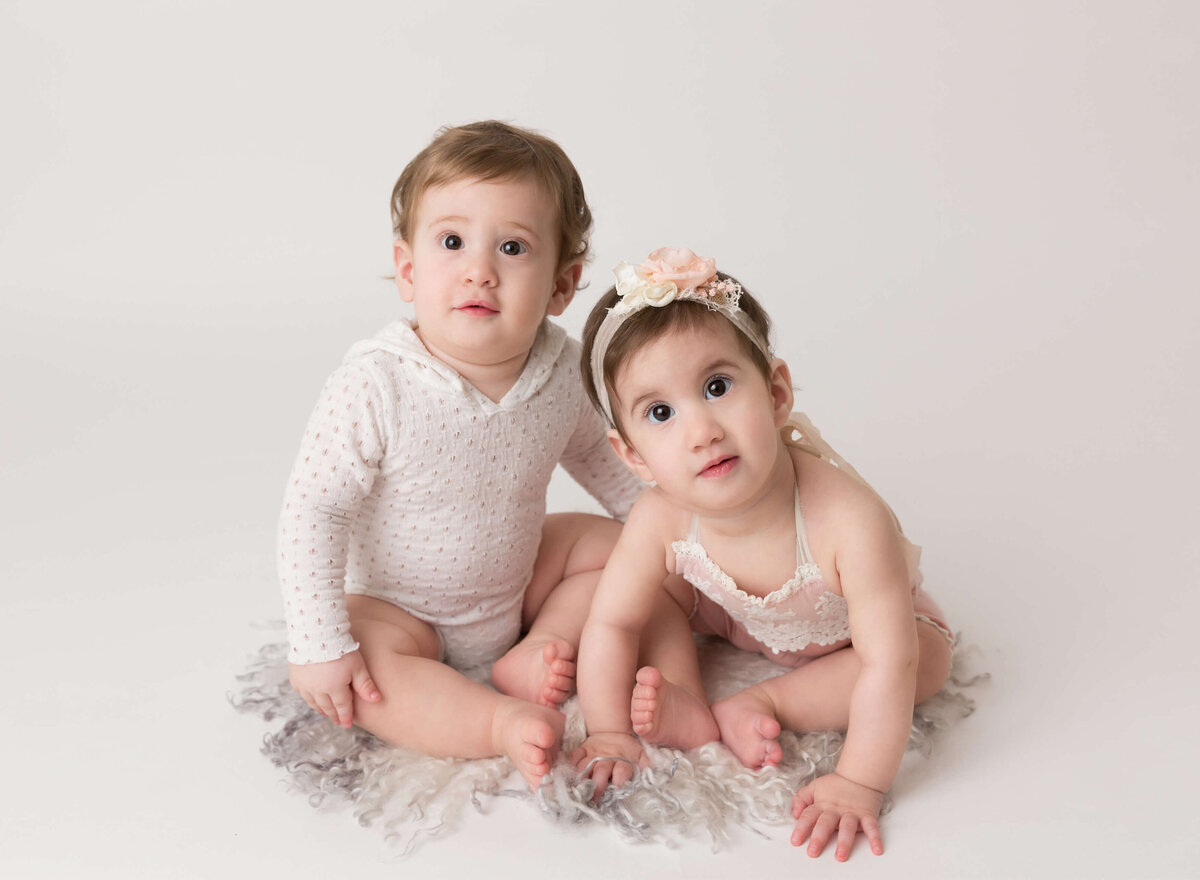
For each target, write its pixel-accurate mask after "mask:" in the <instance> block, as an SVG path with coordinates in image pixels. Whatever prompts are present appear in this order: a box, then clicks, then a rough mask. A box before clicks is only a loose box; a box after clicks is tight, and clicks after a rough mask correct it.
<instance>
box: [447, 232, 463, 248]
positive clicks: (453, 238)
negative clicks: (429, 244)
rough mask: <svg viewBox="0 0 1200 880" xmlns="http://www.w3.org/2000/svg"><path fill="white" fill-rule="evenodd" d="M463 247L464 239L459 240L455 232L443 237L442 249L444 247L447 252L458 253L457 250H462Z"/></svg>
mask: <svg viewBox="0 0 1200 880" xmlns="http://www.w3.org/2000/svg"><path fill="white" fill-rule="evenodd" d="M462 246H463V241H462V239H461V238H459V237H458V236H457V235H455V234H454V233H453V232H452V233H450V234H449V235H443V236H442V247H444V248H445V249H446V250H448V251H457V250H460V249H461V248H462Z"/></svg>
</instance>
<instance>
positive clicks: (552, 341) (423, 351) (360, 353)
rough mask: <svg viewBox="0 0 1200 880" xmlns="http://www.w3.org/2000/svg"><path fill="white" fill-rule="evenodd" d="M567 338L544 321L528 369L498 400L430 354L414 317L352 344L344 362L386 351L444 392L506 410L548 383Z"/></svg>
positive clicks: (487, 407)
mask: <svg viewBox="0 0 1200 880" xmlns="http://www.w3.org/2000/svg"><path fill="white" fill-rule="evenodd" d="M566 338H567V332H566V331H565V330H563V328H561V327H559V326H558V325H557V324H553V323H551V322H550V321H548V320H543V321H542V326H541V327H540V328H538V334H537V336H536V337H535V338H534V341H533V347H532V348H531V349H530V351H529V359H528V360H527V361H526V362H525V368H524V369H523V370H522V371H521V375H520V377H519V378H518V379H517V381H516V383H515V384H514V385H513V387H512V388H510V389H509V390H508V393H507V394H505V395H504V397H503V398H502V399H501V400H500V401H498V402H497V401H492V400H491V399H489V398H488V397H487V396H486V395H485V394H483V393H482V392H480V391H479V390H478V389H477V388H476V387H475V386H474V385H472V384H471V383H470V382H468V381H467V380H466V379H464V378H463V377H462V376H461V375H460V374H459V372H458V371H457V370H456V369H454V368H453V367H451V366H450V365H449V364H446V363H443V362H442V361H440V360H438V359H437V358H436V357H434V356H433V355H432V354H430V353H429V349H427V348H426V347H425V344H424V343H423V342H421V340H420V338H419V337H418V336H417V333H416V330H414V329H413V322H412V320H410V319H408V318H401V319H400V320H398V321H393V322H392V323H390V324H388V325H387V326H386V327H384V328H383V329H382V330H380V331H379V332H378V333H376V334H375V335H374V336H372V337H371V338H370V339H364V340H363V341H362V342H357V343H355V344H354V345H352V346H351V347H350V350H349V351H348V352H346V357H345V363H351V362H353V361H356V360H359V359H361V358H364V357H369V356H371V355H373V354H376V353H378V352H384V353H386V354H389V355H394V356H396V357H398V358H399V359H400V360H401V361H403V362H404V363H405V364H407V365H408V366H409V367H410V368H411V370H412V374H413V376H414V378H415V379H417V380H418V381H420V382H422V383H424V384H426V385H429V386H431V387H433V388H437V389H439V390H443V391H450V392H454V393H458V394H467V395H468V396H471V397H474V398H476V399H477V401H478V403H479V405H480V406H481V407H482V408H483V409H485V410H488V411H492V410H503V409H511V408H512V407H513V406H515V405H517V404H519V403H522V402H524V401H525V400H527V399H528V398H529V397H530V396H531V395H533V394H535V393H536V392H537V391H538V389H540V388H541V387H542V386H543V385H545V384H546V380H547V379H549V378H550V374H551V372H552V371H553V369H554V364H555V362H556V361H557V360H558V356H559V355H560V354H561V353H562V349H563V344H564V343H565V342H566Z"/></svg>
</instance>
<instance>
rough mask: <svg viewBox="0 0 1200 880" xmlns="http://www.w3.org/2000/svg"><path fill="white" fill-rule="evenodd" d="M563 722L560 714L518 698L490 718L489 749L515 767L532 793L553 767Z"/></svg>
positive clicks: (503, 706)
mask: <svg viewBox="0 0 1200 880" xmlns="http://www.w3.org/2000/svg"><path fill="white" fill-rule="evenodd" d="M565 722H566V719H565V718H564V717H563V715H562V713H561V712H556V711H555V710H553V709H548V708H546V707H545V706H536V705H534V704H533V703H529V702H526V701H524V700H517V699H514V700H510V701H506V702H505V703H504V704H503V705H501V706H500V707H499V708H498V709H496V713H495V715H494V716H493V717H492V746H493V747H494V748H495V749H496V752H497V754H501V755H504V756H505V757H507V758H509V759H510V760H511V761H512V762H513V763H514V764H515V765H516V767H517V771H518V772H519V773H520V774H521V775H522V776H523V777H524V778H525V781H526V782H528V783H529V788H530V790H531V791H536V790H537V788H538V786H539V785H541V782H542V777H544V776H545V775H546V774H547V773H549V772H550V768H551V767H552V766H553V765H554V760H555V758H556V757H557V756H558V750H559V747H560V746H561V744H562V737H563V726H564V724H565Z"/></svg>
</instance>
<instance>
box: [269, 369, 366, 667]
mask: <svg viewBox="0 0 1200 880" xmlns="http://www.w3.org/2000/svg"><path fill="white" fill-rule="evenodd" d="M385 407H386V401H385V400H384V399H383V396H382V395H381V394H380V388H379V383H378V382H377V381H375V380H373V378H372V376H371V375H370V374H369V371H368V370H367V369H366V368H364V367H363V366H360V365H355V364H348V365H345V366H342V367H340V368H339V369H338V370H336V371H335V372H334V373H333V374H332V375H331V376H330V377H329V380H328V381H327V382H326V383H325V387H324V388H323V389H322V391H321V395H320V398H319V399H318V402H317V406H316V407H315V409H314V410H313V413H312V415H311V416H310V418H309V420H308V426H307V428H306V429H305V432H304V439H303V441H302V442H301V445H300V452H299V454H298V455H297V456H296V462H295V464H294V465H293V466H292V472H291V475H290V477H289V478H288V484H287V489H286V491H285V494H284V502H283V510H282V513H281V515H280V521H279V546H278V550H279V564H278V569H279V579H280V586H281V588H282V590H283V600H284V615H285V618H286V620H287V626H288V637H289V641H290V642H291V651H290V653H289V655H288V660H289V661H290V662H292V663H298V664H303V663H317V662H322V661H326V660H336V659H337V658H338V657H341V656H342V655H343V654H346V653H349V652H350V651H353V650H356V649H357V648H358V643H357V642H355V641H354V639H353V638H352V637H351V635H350V619H349V615H348V614H347V612H346V594H345V589H344V585H345V577H346V558H347V547H348V544H349V541H350V539H351V534H352V531H353V527H354V524H355V518H356V517H357V514H358V510H359V508H360V506H361V504H362V502H363V499H364V498H366V497H367V495H368V494H369V493H370V491H371V487H372V485H373V483H374V481H375V479H376V476H377V474H378V470H379V464H380V460H381V458H382V456H383V451H384V449H385V448H386V444H385V441H384V438H383V430H382V425H383V424H385V419H384V409H385Z"/></svg>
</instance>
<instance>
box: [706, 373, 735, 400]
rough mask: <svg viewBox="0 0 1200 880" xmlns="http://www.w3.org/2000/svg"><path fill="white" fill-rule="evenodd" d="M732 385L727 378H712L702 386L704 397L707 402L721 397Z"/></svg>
mask: <svg viewBox="0 0 1200 880" xmlns="http://www.w3.org/2000/svg"><path fill="white" fill-rule="evenodd" d="M732 384H733V380H731V379H730V378H729V377H728V376H713V377H712V378H711V379H709V380H708V384H707V385H705V386H704V396H705V398H706V399H708V400H712V399H713V398H714V397H723V396H724V395H725V394H727V393H729V386H730V385H732Z"/></svg>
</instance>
